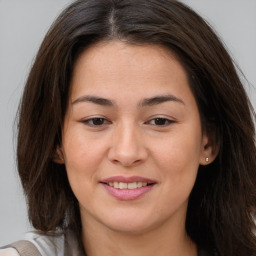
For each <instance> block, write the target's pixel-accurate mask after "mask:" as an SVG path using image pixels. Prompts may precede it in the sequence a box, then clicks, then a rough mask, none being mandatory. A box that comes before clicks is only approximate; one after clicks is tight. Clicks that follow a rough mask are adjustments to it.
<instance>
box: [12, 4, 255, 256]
mask: <svg viewBox="0 0 256 256" xmlns="http://www.w3.org/2000/svg"><path fill="white" fill-rule="evenodd" d="M113 39H115V40H122V41H125V42H127V43H132V44H158V45H162V46H163V47H165V48H166V49H169V50H170V51H171V52H173V53H174V54H175V56H176V57H177V59H178V60H179V61H180V62H181V63H182V65H183V67H184V68H185V70H186V72H187V76H188V79H189V82H190V86H191V90H192V92H193V93H194V96H195V98H196V101H197V104H198V108H199V111H200V115H201V120H202V126H203V129H204V130H205V131H206V132H208V133H209V134H210V135H211V138H212V140H213V141H214V142H215V145H216V147H219V150H220V151H219V155H218V157H217V159H216V160H215V161H214V162H213V163H212V164H210V165H207V166H200V167H199V170H198V177H197V180H196V183H195V186H194V188H193V190H192V193H191V195H190V198H189V205H188V211H187V219H186V230H187V233H188V235H189V236H190V237H191V239H192V240H193V241H194V242H195V243H196V244H197V245H199V246H201V247H205V248H207V249H208V250H212V251H215V252H217V253H218V254H219V255H222V256H231V255H232V256H233V255H234V256H241V255H256V240H255V236H254V234H253V230H254V229H255V225H254V221H253V213H254V210H255V205H256V193H255V190H256V157H255V156H256V154H255V153H256V149H255V127H254V123H253V119H254V118H255V115H254V114H253V109H252V107H251V104H250V102H249V100H248V97H247V95H246V93H245V90H244V88H243V86H242V84H241V81H240V79H239V77H238V75H237V72H236V69H235V67H234V64H233V61H232V59H231V57H230V56H229V54H228V53H227V51H226V50H225V48H224V46H223V44H222V43H221V42H220V40H219V39H218V37H217V36H216V34H215V33H214V32H213V30H212V29H211V27H210V26H209V25H208V24H207V23H206V22H205V21H204V20H203V19H202V18H201V17H200V16H199V15H197V14H196V13H195V12H194V11H193V10H191V9H190V8H189V7H187V6H186V5H184V4H182V3H180V2H178V1H174V0H136V1H134V0H78V1H76V2H74V3H73V4H71V5H70V6H69V7H68V8H67V9H66V10H64V11H63V12H62V14H61V15H60V16H59V17H58V19H57V20H56V21H55V22H54V24H53V25H52V27H51V28H50V30H49V32H48V33H47V35H46V36H45V39H44V40H43V42H42V45H41V47H40V49H39V51H38V54H37V56H36V59H35V62H34V64H33V67H32V69H31V72H30V74H29V76H28V79H27V83H26V86H25V89H24V94H23V98H22V101H21V104H20V109H19V123H18V148H17V153H18V156H17V162H18V171H19V174H20V178H21V181H22V185H23V188H24V191H25V194H26V196H27V202H28V212H29V218H30V221H31V222H32V224H33V225H34V227H35V228H36V229H38V230H41V231H45V232H46V231H54V230H56V229H61V230H64V229H65V228H67V227H71V228H73V229H74V230H75V231H76V233H77V235H78V237H79V235H80V232H81V222H80V214H79V206H78V202H77V200H76V198H75V196H74V195H73V192H72V190H71V188H70V186H69V182H68V179H67V175H66V170H65V166H64V165H58V164H56V163H55V162H54V161H53V157H54V152H55V150H56V147H57V146H58V145H61V129H62V124H63V120H64V116H65V112H66V107H67V99H68V95H69V86H70V79H71V76H72V70H73V66H74V63H75V61H76V58H77V57H78V56H79V54H80V53H81V52H82V51H83V50H84V49H86V48H87V47H89V46H90V45H92V44H94V43H96V42H99V41H102V40H113Z"/></svg>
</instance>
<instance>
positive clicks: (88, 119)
mask: <svg viewBox="0 0 256 256" xmlns="http://www.w3.org/2000/svg"><path fill="white" fill-rule="evenodd" d="M96 119H102V120H104V123H103V124H99V125H95V124H91V123H90V121H93V120H96ZM81 122H82V123H83V124H84V125H87V126H89V127H96V128H97V127H103V126H105V125H107V124H110V123H111V122H110V121H109V120H108V119H107V118H105V117H103V116H93V117H90V118H86V119H82V120H81Z"/></svg>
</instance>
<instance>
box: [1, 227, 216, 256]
mask: <svg viewBox="0 0 256 256" xmlns="http://www.w3.org/2000/svg"><path fill="white" fill-rule="evenodd" d="M23 240H25V241H28V242H31V243H32V244H33V245H34V246H35V247H36V248H37V249H38V251H39V252H40V254H41V256H49V255H51V256H71V255H72V256H86V254H85V253H84V251H83V248H81V247H80V246H79V243H78V242H77V241H76V239H75V236H74V234H73V233H72V232H71V231H67V232H65V233H64V234H63V233H60V234H56V233H53V234H49V235H42V234H40V233H39V232H30V233H27V235H26V236H25V238H24V239H23ZM8 247H11V245H10V246H6V247H4V248H8ZM22 255H24V254H22ZM25 255H26V256H27V254H25ZM198 256H214V254H210V253H209V252H207V251H205V250H203V249H200V248H199V250H198Z"/></svg>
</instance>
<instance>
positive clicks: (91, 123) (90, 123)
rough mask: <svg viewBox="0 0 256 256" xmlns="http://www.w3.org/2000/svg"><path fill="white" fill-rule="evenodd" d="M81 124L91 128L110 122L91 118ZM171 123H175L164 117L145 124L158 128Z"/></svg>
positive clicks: (104, 119)
mask: <svg viewBox="0 0 256 256" xmlns="http://www.w3.org/2000/svg"><path fill="white" fill-rule="evenodd" d="M152 121H154V123H155V124H152ZM94 122H100V124H99V123H98V124H95V123H94ZM156 122H160V123H161V124H156ZM82 123H84V124H85V125H88V126H91V127H102V126H104V125H106V124H110V123H111V122H110V121H108V120H107V119H106V118H103V117H93V118H89V119H86V120H83V121H82ZM173 123H175V121H174V120H170V119H168V118H164V117H156V118H152V119H150V120H149V121H147V122H146V124H150V125H153V126H158V127H166V126H168V125H171V124H173Z"/></svg>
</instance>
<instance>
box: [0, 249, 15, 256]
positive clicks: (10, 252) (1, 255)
mask: <svg viewBox="0 0 256 256" xmlns="http://www.w3.org/2000/svg"><path fill="white" fill-rule="evenodd" d="M0 256H19V254H18V252H17V251H16V250H15V249H13V248H7V249H0Z"/></svg>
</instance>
